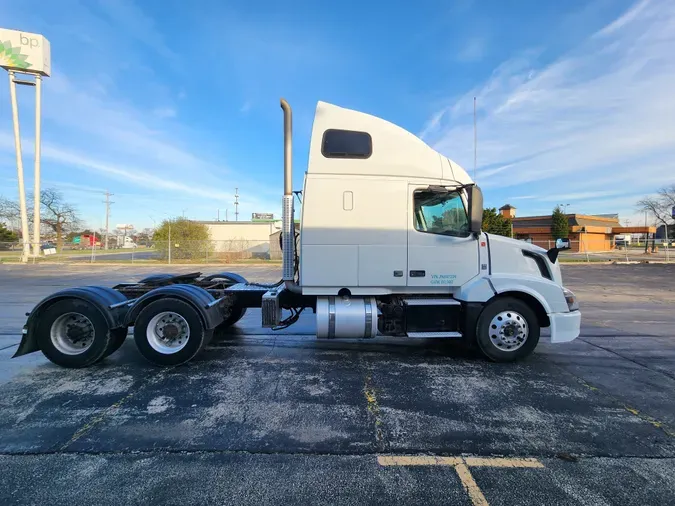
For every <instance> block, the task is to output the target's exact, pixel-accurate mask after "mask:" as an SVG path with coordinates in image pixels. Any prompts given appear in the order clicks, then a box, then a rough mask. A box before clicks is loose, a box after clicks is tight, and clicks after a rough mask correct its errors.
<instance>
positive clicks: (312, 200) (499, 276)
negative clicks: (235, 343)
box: [15, 99, 581, 367]
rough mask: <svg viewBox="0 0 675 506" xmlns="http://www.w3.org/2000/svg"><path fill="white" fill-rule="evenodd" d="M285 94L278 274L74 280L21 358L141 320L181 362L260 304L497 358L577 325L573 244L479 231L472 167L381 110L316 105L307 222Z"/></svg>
mask: <svg viewBox="0 0 675 506" xmlns="http://www.w3.org/2000/svg"><path fill="white" fill-rule="evenodd" d="M281 107H282V109H283V111H284V196H283V211H282V234H281V238H282V257H283V263H282V279H281V280H280V281H279V282H278V283H276V284H269V285H263V284H258V283H251V282H248V281H246V280H245V279H244V278H243V277H241V276H239V275H237V274H235V273H231V272H223V273H217V274H212V275H210V276H203V275H202V274H201V273H194V274H183V275H177V276H176V275H172V274H157V275H153V276H150V277H148V278H145V279H143V280H141V281H139V282H136V283H124V284H120V285H117V286H115V287H113V288H108V287H100V286H87V287H80V288H71V289H66V290H62V291H59V292H57V293H55V294H53V295H51V296H49V297H47V298H45V299H44V300H42V301H41V302H40V303H39V304H38V305H37V306H36V307H35V308H34V309H33V310H32V311H31V312H30V313H29V314H28V315H27V316H28V319H27V322H26V325H25V326H24V330H23V339H22V341H21V344H20V346H19V349H18V350H17V352H16V354H15V357H18V356H21V355H24V354H26V353H31V352H34V351H38V350H40V351H42V353H43V354H44V355H45V356H46V357H47V358H48V359H49V360H51V361H52V362H54V363H56V364H59V365H62V366H65V367H86V366H88V365H91V364H93V363H95V362H97V361H99V360H100V359H102V358H103V357H105V356H107V355H110V354H111V353H113V352H114V351H115V350H117V349H118V348H119V347H120V346H121V345H122V343H123V342H124V340H125V339H126V337H127V331H128V328H129V327H133V329H134V330H133V335H134V340H135V342H136V345H137V347H138V350H139V351H140V353H141V354H142V355H143V356H144V357H145V358H146V359H148V360H150V361H151V362H153V363H155V364H158V365H176V364H181V363H183V362H187V361H188V360H190V359H192V358H193V357H194V356H195V355H197V353H199V351H200V350H202V349H203V348H204V346H206V344H208V342H209V341H210V339H211V337H212V336H213V333H214V330H215V329H216V328H223V327H227V326H230V325H233V324H234V323H236V322H237V321H238V320H239V319H240V318H241V317H242V316H243V315H244V313H245V312H246V310H247V309H248V308H253V307H256V308H258V307H259V308H262V313H261V314H262V317H261V319H262V321H261V325H262V326H263V327H268V328H272V329H280V328H286V327H287V326H289V325H291V324H292V323H295V321H296V320H297V319H298V316H299V314H300V312H301V311H303V310H308V309H309V310H312V311H313V312H314V313H315V315H316V329H317V330H316V333H317V337H318V338H322V339H340V338H344V339H363V340H368V339H372V338H375V337H378V338H386V337H387V336H396V337H407V338H449V339H462V340H465V341H466V342H467V343H469V344H471V345H475V346H477V347H478V349H480V351H481V352H482V353H483V354H484V355H485V356H486V357H487V358H488V359H490V360H493V361H497V362H510V361H513V360H517V359H519V358H522V357H525V356H527V355H529V354H530V353H531V352H532V351H533V350H534V348H535V347H536V345H537V343H538V341H539V337H540V329H541V328H543V327H549V328H550V339H551V341H552V342H554V343H560V342H565V341H571V340H573V339H574V338H576V337H577V336H578V335H579V328H580V322H581V314H580V312H579V306H578V302H577V299H576V297H575V295H574V294H573V293H572V292H571V291H569V290H567V289H566V288H565V287H563V283H562V277H561V273H560V266H559V264H558V262H557V257H558V251H559V250H560V249H565V248H567V247H569V244H568V243H564V241H559V242H558V244H556V247H555V248H553V249H551V250H548V251H546V250H544V249H541V248H538V247H536V246H533V245H531V244H527V243H525V242H522V241H516V240H513V239H508V238H505V237H501V236H496V235H492V234H486V233H484V232H482V231H481V220H482V213H483V197H482V193H481V190H480V189H479V188H478V186H477V185H476V184H475V182H474V181H472V180H471V178H470V177H469V175H468V174H467V173H466V171H465V170H464V169H463V168H462V167H460V166H459V165H458V164H457V163H455V162H453V161H452V160H449V159H448V158H446V157H445V156H443V155H441V154H440V153H438V152H436V151H434V150H433V149H432V148H430V147H429V146H428V145H426V144H425V143H424V142H423V141H422V140H420V139H419V138H417V137H416V136H414V135H413V134H411V133H409V132H407V131H405V130H404V129H402V128H400V127H398V126H395V125H393V124H392V123H389V122H387V121H385V120H382V119H380V118H376V117H374V116H371V115H368V114H364V113H361V112H357V111H353V110H349V109H344V108H341V107H337V106H334V105H330V104H327V103H324V102H319V103H318V105H317V108H316V115H315V118H314V124H313V129H312V137H311V142H310V147H309V165H308V167H307V172H306V175H305V181H304V188H303V190H302V192H301V195H302V215H301V220H300V224H301V225H300V233H299V234H298V233H297V232H296V229H295V226H294V193H293V191H292V186H291V181H292V168H291V159H292V153H291V147H292V146H291V144H292V142H291V135H292V117H291V108H290V106H289V105H288V103H287V102H286V101H285V100H283V99H282V100H281ZM284 311H286V313H287V314H288V316H286V317H285V318H284V317H283V314H284Z"/></svg>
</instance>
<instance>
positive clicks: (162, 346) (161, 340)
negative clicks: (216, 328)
mask: <svg viewBox="0 0 675 506" xmlns="http://www.w3.org/2000/svg"><path fill="white" fill-rule="evenodd" d="M212 335H213V330H206V329H205V328H204V323H203V322H202V318H201V316H200V314H199V313H198V312H197V310H196V309H195V308H194V307H193V306H191V305H190V304H188V303H187V302H184V301H182V300H179V299H174V298H166V299H159V300H156V301H154V302H151V303H150V304H148V305H147V306H145V307H144V308H143V309H142V310H141V312H140V313H139V315H138V316H137V317H136V322H135V323H134V341H135V342H136V347H137V348H138V351H139V352H140V353H141V355H143V357H145V358H146V359H147V360H149V361H150V362H152V363H153V364H155V365H160V366H174V365H179V364H183V363H185V362H188V361H189V360H192V359H193V358H194V357H195V356H196V355H197V354H198V353H199V352H200V351H202V350H203V349H204V347H205V346H206V345H207V344H208V343H209V341H210V340H211V337H212Z"/></svg>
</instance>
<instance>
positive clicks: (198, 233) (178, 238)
mask: <svg viewBox="0 0 675 506" xmlns="http://www.w3.org/2000/svg"><path fill="white" fill-rule="evenodd" d="M169 237H171V240H170V241H171V258H172V259H182V260H202V259H204V258H206V255H207V254H208V253H209V252H210V251H211V250H212V247H211V237H210V235H209V228H208V227H207V226H206V225H204V224H202V223H197V222H195V221H192V220H188V219H187V218H175V219H169V220H164V221H163V222H162V223H161V225H160V226H159V228H157V230H155V233H154V235H153V236H152V242H153V243H154V244H155V248H156V249H157V251H158V252H159V254H160V255H161V256H162V257H163V258H168V256H169Z"/></svg>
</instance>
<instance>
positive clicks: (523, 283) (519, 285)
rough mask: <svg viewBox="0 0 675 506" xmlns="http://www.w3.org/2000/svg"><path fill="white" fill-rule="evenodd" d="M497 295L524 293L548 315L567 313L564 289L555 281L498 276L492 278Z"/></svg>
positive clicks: (524, 276) (532, 277) (522, 276)
mask: <svg viewBox="0 0 675 506" xmlns="http://www.w3.org/2000/svg"><path fill="white" fill-rule="evenodd" d="M490 282H491V283H492V285H493V286H494V287H495V290H496V291H497V293H500V294H501V293H504V292H523V293H526V294H528V295H531V296H532V297H534V298H535V299H537V301H539V303H540V304H541V306H542V307H543V308H544V310H545V311H546V314H551V313H565V312H567V311H568V308H567V301H566V300H565V296H564V295H563V291H562V288H561V287H560V286H559V285H558V284H556V283H555V282H554V281H550V280H548V279H546V278H540V277H535V276H529V275H520V276H517V275H509V274H497V275H492V276H491V277H490Z"/></svg>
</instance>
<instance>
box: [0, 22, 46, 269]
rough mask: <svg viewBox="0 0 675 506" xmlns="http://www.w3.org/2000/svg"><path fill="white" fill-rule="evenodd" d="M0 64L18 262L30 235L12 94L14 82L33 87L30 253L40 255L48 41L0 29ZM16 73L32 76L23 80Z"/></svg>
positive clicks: (26, 249)
mask: <svg viewBox="0 0 675 506" xmlns="http://www.w3.org/2000/svg"><path fill="white" fill-rule="evenodd" d="M0 67H2V68H4V69H5V70H7V71H8V73H9V94H10V99H11V102H12V123H13V125H14V147H15V149H16V171H17V180H18V183H19V207H20V210H21V234H22V236H23V252H22V255H21V261H22V262H24V263H26V262H28V257H29V256H30V244H31V238H30V235H29V231H28V211H27V209H26V188H25V185H24V179H23V157H22V154H21V134H20V130H19V105H18V101H17V97H16V85H17V84H23V85H26V86H34V87H35V176H34V187H33V191H34V193H35V200H34V203H33V205H34V209H33V241H32V242H33V254H34V255H35V256H38V255H39V254H40V154H41V149H40V148H41V126H42V125H41V117H42V77H49V76H50V75H51V46H50V44H49V41H48V40H47V39H45V38H44V37H43V36H42V35H40V34H37V33H29V32H21V31H18V30H6V29H4V28H0ZM17 74H21V75H22V77H23V76H28V77H32V78H33V80H26V79H23V78H19V77H17Z"/></svg>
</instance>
